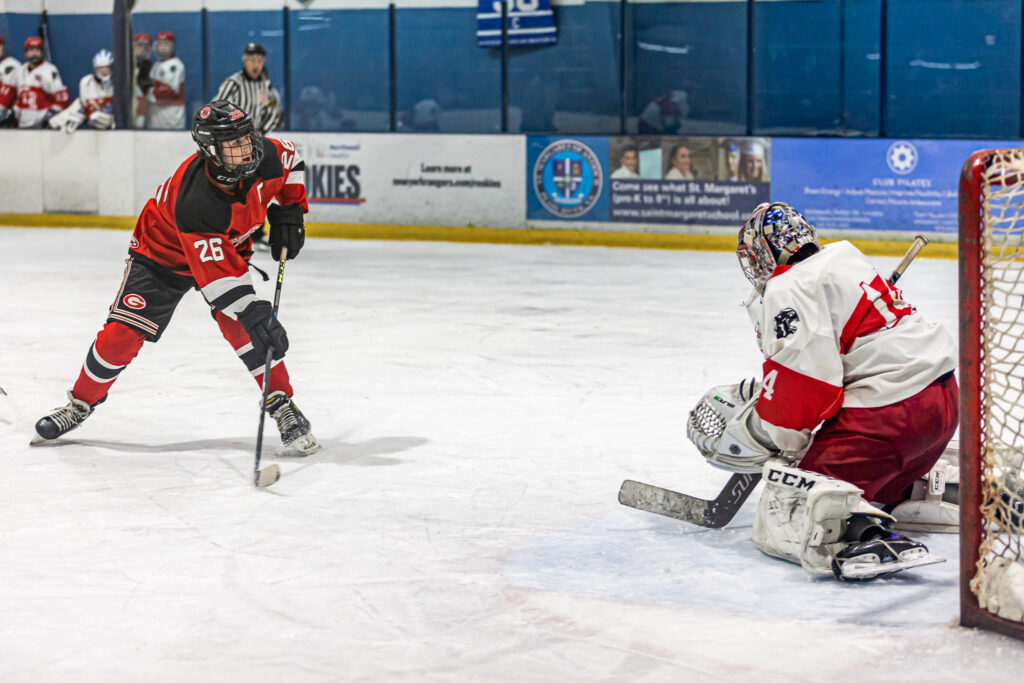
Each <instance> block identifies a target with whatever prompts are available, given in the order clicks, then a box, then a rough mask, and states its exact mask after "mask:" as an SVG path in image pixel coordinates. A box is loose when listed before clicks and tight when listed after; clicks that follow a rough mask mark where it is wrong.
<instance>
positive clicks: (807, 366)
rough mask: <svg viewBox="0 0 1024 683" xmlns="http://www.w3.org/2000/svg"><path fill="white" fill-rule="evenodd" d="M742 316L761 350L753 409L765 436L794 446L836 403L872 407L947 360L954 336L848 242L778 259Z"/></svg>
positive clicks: (925, 380)
mask: <svg viewBox="0 0 1024 683" xmlns="http://www.w3.org/2000/svg"><path fill="white" fill-rule="evenodd" d="M761 304H762V306H761V307H760V310H758V307H757V306H752V307H751V311H750V312H751V318H752V319H753V320H754V321H755V329H756V331H757V332H758V334H759V337H760V345H761V351H762V353H763V354H764V358H765V361H764V377H763V379H762V381H761V393H760V395H759V397H758V399H757V405H756V411H757V414H758V416H759V417H760V418H761V419H762V421H763V423H764V427H765V429H766V431H767V432H768V434H769V436H771V438H772V440H773V441H774V443H775V444H776V445H777V446H778V447H779V448H780V449H781V450H783V451H788V452H794V451H800V450H802V449H803V448H805V447H806V446H807V444H808V443H809V442H810V438H811V432H812V431H813V430H814V429H815V428H816V427H817V426H818V425H819V424H821V423H822V422H823V421H825V420H827V419H828V418H830V417H832V416H833V415H835V414H836V413H837V412H838V411H839V409H840V408H876V407H881V406H886V405H890V404H893V403H897V402H899V401H902V400H903V399H906V398H909V397H911V396H913V395H914V394H916V393H918V392H920V391H921V390H922V389H924V388H925V387H926V386H928V385H929V384H931V383H932V382H933V381H934V380H936V379H937V378H939V377H940V376H941V375H943V374H945V373H947V372H950V371H951V370H954V369H955V368H956V366H957V362H958V360H957V351H956V345H955V343H954V341H953V338H952V336H951V335H950V334H949V332H947V331H946V330H945V329H944V328H943V327H941V326H940V325H938V324H936V323H932V322H928V321H927V320H925V319H924V317H923V316H922V315H921V314H920V313H918V312H917V309H915V308H914V307H913V306H911V305H910V304H909V303H907V302H906V301H904V300H903V295H902V292H900V290H898V289H896V288H895V287H893V286H892V285H890V284H889V283H888V282H887V281H886V280H885V279H884V278H883V277H882V276H881V275H879V274H878V272H877V271H875V269H874V268H873V267H872V266H871V263H870V262H869V261H868V260H867V258H866V257H865V256H864V254H862V253H861V252H860V250H858V249H857V248H856V247H855V246H853V245H852V244H850V243H849V242H837V243H835V244H830V245H828V246H826V247H824V248H822V249H821V251H819V252H818V253H817V254H815V255H813V256H811V257H810V258H808V259H807V260H805V261H802V262H800V263H797V264H794V265H792V266H779V267H777V268H776V269H775V272H774V273H773V274H772V277H771V279H770V280H768V283H767V285H766V286H765V291H764V297H763V299H762V301H761Z"/></svg>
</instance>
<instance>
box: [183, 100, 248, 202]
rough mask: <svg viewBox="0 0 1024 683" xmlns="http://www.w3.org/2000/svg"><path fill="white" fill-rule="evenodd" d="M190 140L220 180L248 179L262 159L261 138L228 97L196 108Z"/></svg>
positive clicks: (225, 181)
mask: <svg viewBox="0 0 1024 683" xmlns="http://www.w3.org/2000/svg"><path fill="white" fill-rule="evenodd" d="M192 139H193V140H195V141H196V144H197V145H199V153H200V154H202V156H203V157H204V158H205V159H206V163H207V167H208V168H209V170H210V174H211V175H212V176H213V177H214V179H215V180H216V181H217V182H219V183H224V184H231V183H234V182H236V181H238V180H241V179H242V178H248V177H249V176H251V175H252V174H253V173H255V172H256V169H257V168H259V165H260V162H261V161H263V137H262V136H261V135H260V134H259V133H257V132H256V129H255V128H254V127H253V125H252V119H250V118H249V115H248V114H246V113H245V112H244V111H242V110H241V109H239V108H238V107H236V106H235V105H233V104H232V103H231V102H228V101H227V100H213V101H212V102H209V103H207V104H205V105H203V106H202V107H200V108H199V111H197V112H196V114H195V116H193V117H192ZM246 142H248V145H246ZM228 143H231V144H228ZM226 144H227V147H225V145H226Z"/></svg>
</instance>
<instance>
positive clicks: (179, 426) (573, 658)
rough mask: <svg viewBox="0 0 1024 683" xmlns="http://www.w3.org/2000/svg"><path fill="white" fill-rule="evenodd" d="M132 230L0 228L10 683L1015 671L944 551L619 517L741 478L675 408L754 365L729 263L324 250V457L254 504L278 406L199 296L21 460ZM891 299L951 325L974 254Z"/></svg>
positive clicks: (59, 391)
mask: <svg viewBox="0 0 1024 683" xmlns="http://www.w3.org/2000/svg"><path fill="white" fill-rule="evenodd" d="M127 242H128V234H127V233H124V232H115V231H101V230H70V231H68V230H27V229H2V230H0V245H2V247H3V249H2V252H3V255H4V266H3V267H2V268H0V335H2V336H0V339H2V342H0V386H3V388H4V389H6V390H7V392H8V394H9V395H8V396H6V397H2V396H0V454H2V458H3V459H2V463H3V475H2V476H3V480H2V487H0V501H2V502H0V512H2V523H0V605H2V606H0V680H3V681H33V682H34V681H42V680H73V681H139V680H147V681H303V682H306V681H337V680H352V681H680V680H686V681H698V680H699V681H703V680H716V681H717V680H723V681H746V680H758V681H826V680H827V681H853V682H858V683H859V682H861V681H865V680H867V681H883V680H884V681H962V680H968V679H972V680H1019V676H1020V672H1021V670H1022V667H1024V644H1022V643H1018V642H1015V641H1011V640H1008V639H1004V638H1002V637H999V636H995V635H993V634H988V633H983V632H977V631H971V630H966V629H961V628H959V627H958V626H956V625H955V622H956V619H957V610H958V579H957V574H958V569H957V564H956V554H957V542H956V539H955V538H954V537H949V536H938V535H924V536H921V538H922V540H925V542H926V543H928V544H929V545H930V546H931V548H932V550H933V551H935V552H937V553H939V554H942V555H944V556H946V557H948V558H950V562H948V563H946V564H942V565H936V566H932V567H926V568H923V569H920V570H916V571H913V572H904V573H903V574H901V575H898V576H896V577H893V578H891V579H888V580H881V581H877V582H874V583H871V584H866V585H841V584H837V583H835V582H834V581H831V580H812V579H809V578H808V577H807V576H806V575H805V574H804V572H803V571H802V570H801V569H800V568H799V567H797V566H795V565H790V564H787V563H784V562H781V561H778V560H773V559H770V558H768V557H766V556H764V555H762V554H761V553H759V552H758V551H757V550H756V549H755V548H754V547H753V546H752V545H751V543H750V542H749V535H750V527H751V523H752V516H753V505H752V503H748V505H747V507H746V508H745V509H744V510H743V511H742V512H741V513H740V515H739V517H738V519H737V520H736V521H735V522H734V523H733V524H731V525H730V526H729V527H727V528H726V529H724V530H720V531H709V530H704V529H699V528H695V527H692V526H688V525H686V524H683V523H680V522H675V521H673V520H669V519H666V518H661V517H657V516H654V515H650V514H646V513H643V512H639V511H636V510H633V509H629V508H625V507H622V506H620V505H619V504H618V503H617V501H616V493H617V490H618V487H619V484H620V483H621V481H622V480H623V479H625V478H633V479H639V480H641V481H647V482H650V483H654V484H659V485H662V486H666V487H669V488H675V489H678V490H683V491H686V492H690V493H695V494H701V495H712V494H714V493H716V492H717V490H718V489H719V488H720V487H721V484H722V483H723V482H724V481H725V479H726V476H727V475H726V474H725V473H722V472H719V471H716V470H713V469H711V468H710V467H708V466H707V465H706V464H705V463H704V461H703V460H702V459H701V458H700V457H699V456H698V455H697V454H696V452H695V451H694V450H693V448H692V447H690V445H689V444H688V443H687V442H686V439H685V435H684V430H683V417H684V415H685V414H686V412H687V411H688V410H689V408H690V407H691V406H692V405H693V403H694V402H695V401H696V400H697V399H698V398H699V397H700V395H701V394H702V393H703V392H704V390H705V389H707V388H708V387H710V386H712V385H714V384H718V383H725V382H730V381H738V380H739V379H740V378H741V377H743V376H744V375H747V376H750V375H753V374H756V373H757V372H758V370H759V367H760V364H759V356H758V351H757V348H756V347H755V344H754V340H753V334H752V332H751V330H750V328H749V323H748V322H747V319H746V314H745V312H744V311H743V310H742V309H741V308H740V306H739V303H740V301H741V300H742V299H743V297H744V296H745V295H746V293H747V287H746V283H745V280H744V279H743V277H742V275H741V273H740V271H739V268H738V266H737V264H736V260H735V257H734V256H733V255H732V254H728V253H701V252H685V251H678V252H677V251H645V250H633V249H601V248H568V247H519V246H487V245H458V244H444V243H386V242H358V241H333V240H310V242H309V243H308V244H307V246H306V248H305V250H304V252H303V253H302V254H301V256H300V257H299V258H298V259H297V260H295V261H291V262H289V263H288V268H287V272H286V275H285V281H284V296H283V301H282V308H281V320H282V321H283V323H284V324H285V326H286V328H287V330H288V332H289V337H290V339H291V343H292V350H291V352H290V353H289V356H288V363H289V369H290V371H291V374H292V378H293V381H294V386H295V388H296V399H297V402H298V404H299V405H300V406H301V408H302V409H303V410H304V411H305V412H306V414H307V415H308V416H309V417H310V419H311V421H312V423H313V426H314V428H315V431H316V433H317V435H318V436H319V438H320V440H321V441H322V442H323V443H324V450H323V451H322V452H321V453H319V454H316V455H314V456H311V457H309V458H307V459H304V460H299V459H294V458H283V457H279V453H276V452H275V451H276V450H277V449H279V446H280V444H279V442H278V441H277V439H276V432H275V430H274V427H273V425H272V424H271V425H270V426H269V429H270V430H271V431H270V432H269V434H270V436H271V437H272V440H271V441H270V442H269V443H270V444H271V445H272V446H273V448H272V452H271V454H270V458H269V460H268V461H270V462H278V463H280V465H281V468H282V470H283V476H282V478H281V480H280V481H279V482H278V483H277V484H275V485H274V486H273V487H271V488H269V489H264V490H257V489H255V488H253V486H252V485H251V483H250V477H251V467H252V452H253V449H254V444H255V440H256V434H255V432H256V423H257V418H258V412H257V410H258V408H257V402H258V389H257V387H256V384H255V383H254V382H253V381H252V379H251V378H250V377H249V376H248V374H247V373H246V371H245V369H244V367H243V366H242V364H241V363H240V361H239V360H238V358H237V357H236V356H235V354H234V353H233V352H232V350H231V348H230V347H229V346H228V345H227V343H226V342H225V341H224V340H223V339H222V338H221V337H220V335H219V333H218V331H217V327H216V325H215V324H214V322H213V321H212V319H211V318H210V315H209V313H208V309H207V307H206V306H205V305H204V304H203V302H202V300H201V298H200V297H199V295H198V294H197V293H194V292H193V293H190V294H189V295H187V296H186V298H185V299H184V300H183V301H182V303H181V305H180V307H179V309H178V312H177V314H176V317H175V319H174V321H173V323H172V325H171V327H170V329H169V330H168V331H167V333H166V335H165V336H164V338H163V339H162V340H161V341H160V343H158V344H147V345H146V346H145V348H144V349H143V350H142V352H141V353H140V355H139V357H138V358H137V359H136V361H135V362H134V363H133V364H132V366H131V367H130V368H129V369H128V370H127V371H125V372H124V373H123V374H122V376H121V378H120V379H119V380H118V381H117V383H116V384H115V386H114V388H113V390H112V392H111V395H110V398H109V400H108V401H107V402H106V403H105V404H103V405H102V406H100V407H99V408H98V409H97V410H96V412H95V414H94V415H93V416H92V417H91V418H89V420H88V421H87V422H86V423H85V425H84V426H82V427H81V428H80V429H79V430H77V431H75V432H72V433H70V434H69V435H67V437H66V438H64V439H62V440H61V444H60V445H57V446H51V447H43V448H30V447H29V446H28V442H29V439H30V437H31V435H32V431H33V423H34V422H35V420H36V419H37V418H39V417H40V416H42V415H43V414H44V413H45V412H47V411H48V410H49V409H50V408H53V407H55V406H57V405H61V404H63V403H64V402H65V395H64V392H65V391H66V390H67V389H69V388H70V387H71V384H72V383H73V381H74V380H75V378H76V377H77V375H78V372H79V368H80V367H81V363H82V361H83V360H84V358H85V354H86V351H87V349H88V347H89V344H90V343H91V341H92V339H93V336H94V334H95V333H96V331H97V330H98V329H99V328H100V326H101V325H102V323H103V320H104V316H105V314H106V309H107V306H108V305H109V304H110V302H111V300H112V298H113V297H114V295H115V293H116V291H117V288H118V285H119V283H120V280H121V274H122V268H123V266H122V262H123V259H124V258H125V256H126V250H127V246H128V245H127ZM257 261H258V262H260V264H261V265H262V266H263V267H264V268H267V269H269V268H270V267H271V262H270V259H269V256H268V255H265V254H260V255H259V256H258V257H257ZM875 261H876V262H877V264H878V266H879V269H880V270H882V271H883V272H888V270H889V269H891V268H892V267H893V265H894V264H895V259H881V258H879V259H875ZM901 285H903V286H904V289H905V291H906V293H907V295H908V298H909V299H910V300H911V301H913V302H914V303H915V304H916V305H917V306H918V307H919V309H920V310H921V311H922V312H923V313H924V314H925V315H927V316H930V317H932V318H934V319H937V320H939V321H941V322H942V323H943V324H945V325H946V326H947V327H948V328H949V329H950V330H952V331H955V330H956V314H957V310H956V308H957V304H956V291H957V290H956V264H955V263H954V262H952V261H939V260H929V259H924V258H922V259H918V261H917V262H915V263H914V264H913V265H912V266H911V268H910V270H909V271H908V273H907V275H906V277H905V278H904V280H903V281H902V282H901ZM260 290H261V291H262V292H263V293H264V294H265V295H267V296H269V295H270V292H271V288H270V286H269V285H267V284H263V285H260ZM755 496H756V494H755Z"/></svg>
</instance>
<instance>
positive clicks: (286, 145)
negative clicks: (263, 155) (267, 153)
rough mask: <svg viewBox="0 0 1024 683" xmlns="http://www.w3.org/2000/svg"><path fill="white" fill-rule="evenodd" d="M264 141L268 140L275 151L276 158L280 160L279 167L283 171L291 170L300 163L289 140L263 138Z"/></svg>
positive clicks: (292, 143)
mask: <svg viewBox="0 0 1024 683" xmlns="http://www.w3.org/2000/svg"><path fill="white" fill-rule="evenodd" d="M264 140H269V141H270V142H271V143H273V145H274V149H275V150H277V158H278V159H280V160H281V166H282V167H283V168H284V170H285V171H291V170H293V169H294V168H295V166H296V165H298V163H299V161H301V158H300V157H299V153H298V151H297V150H296V149H295V143H294V142H292V141H291V140H283V139H281V138H264Z"/></svg>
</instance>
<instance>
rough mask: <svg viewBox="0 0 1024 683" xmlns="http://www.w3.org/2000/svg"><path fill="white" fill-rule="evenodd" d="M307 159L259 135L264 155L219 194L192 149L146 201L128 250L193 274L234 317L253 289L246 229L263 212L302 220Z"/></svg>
mask: <svg viewBox="0 0 1024 683" xmlns="http://www.w3.org/2000/svg"><path fill="white" fill-rule="evenodd" d="M304 171H305V164H304V162H303V161H302V159H301V158H300V157H299V155H298V153H297V152H296V151H295V146H294V145H293V144H292V143H291V142H288V141H286V140H274V139H271V138H263V161H262V162H261V163H260V166H259V168H258V169H257V170H256V173H255V174H254V175H253V176H252V177H250V178H247V179H245V180H243V181H241V182H240V183H239V184H238V186H237V188H236V190H235V192H234V193H233V194H229V193H227V192H224V191H223V190H222V189H220V188H219V187H218V186H216V185H214V184H213V181H212V180H211V179H210V177H209V176H208V175H207V171H206V162H205V161H204V160H203V159H202V158H201V157H200V156H199V155H198V154H194V155H192V156H191V157H189V158H188V159H187V160H185V162H184V163H183V164H182V165H181V166H179V167H178V170H177V171H175V172H174V175H172V176H171V177H170V178H168V179H167V180H166V181H164V182H163V183H162V184H161V185H160V187H158V188H157V191H156V194H155V195H154V196H153V197H152V198H151V199H150V200H149V201H148V202H146V206H145V207H144V208H143V209H142V213H141V214H140V215H139V220H138V222H137V223H136V225H135V232H134V233H133V234H132V239H131V248H130V250H129V251H130V252H131V254H132V255H133V257H134V258H136V259H137V260H139V261H144V262H148V263H150V264H154V265H157V266H160V267H162V268H165V269H167V270H170V271H172V272H174V273H176V274H178V275H183V276H186V277H189V278H192V279H193V280H195V283H196V285H197V286H198V287H199V290H200V291H201V292H202V293H203V296H204V297H206V300H207V301H209V302H210V304H212V305H213V306H214V308H217V309H218V310H221V311H223V312H224V313H225V314H226V315H228V316H230V317H231V318H235V317H237V314H238V313H239V312H240V311H242V310H243V309H244V308H245V307H246V306H247V305H248V304H249V303H250V302H252V301H253V300H254V299H255V298H256V292H255V290H254V289H253V286H252V279H251V278H250V276H249V264H248V259H249V257H250V256H251V255H252V237H251V235H252V234H253V233H254V232H255V231H256V230H257V229H258V228H259V227H260V226H261V225H263V221H264V219H267V218H269V219H270V222H271V223H272V224H273V223H275V222H278V221H283V222H286V223H295V222H298V223H301V222H302V215H303V214H304V213H306V212H307V211H308V210H309V207H308V205H307V203H306V187H305V184H304V175H305V173H304Z"/></svg>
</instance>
